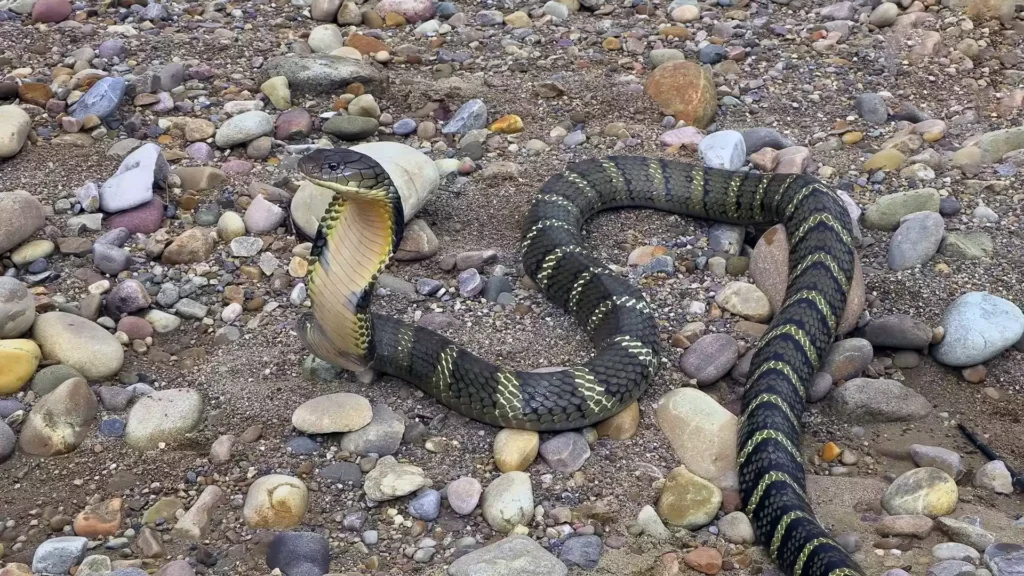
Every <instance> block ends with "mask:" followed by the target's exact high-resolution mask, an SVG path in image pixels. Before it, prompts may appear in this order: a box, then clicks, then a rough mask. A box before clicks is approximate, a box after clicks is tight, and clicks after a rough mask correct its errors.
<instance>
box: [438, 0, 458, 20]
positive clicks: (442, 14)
mask: <svg viewBox="0 0 1024 576" xmlns="http://www.w3.org/2000/svg"><path fill="white" fill-rule="evenodd" d="M458 13H459V7H458V6H456V5H455V4H453V3H451V2H438V3H437V9H436V14H437V17H438V18H441V19H443V20H447V19H449V18H451V17H452V16H455V15H456V14H458Z"/></svg>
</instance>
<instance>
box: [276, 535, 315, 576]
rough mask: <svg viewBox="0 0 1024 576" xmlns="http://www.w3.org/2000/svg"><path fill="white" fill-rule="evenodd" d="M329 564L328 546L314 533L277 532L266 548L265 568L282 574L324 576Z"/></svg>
mask: <svg viewBox="0 0 1024 576" xmlns="http://www.w3.org/2000/svg"><path fill="white" fill-rule="evenodd" d="M330 563H331V547H330V544H328V542H327V539H326V538H324V537H323V536H321V535H320V534H317V533H316V532H279V533H277V534H276V535H275V536H274V538H273V539H272V540H271V541H270V546H269V547H268V548H267V567H268V568H270V569H272V570H273V569H278V570H280V571H281V572H282V573H284V574H289V575H292V574H294V575H296V576H304V575H312V574H318V575H320V574H326V573H328V572H330Z"/></svg>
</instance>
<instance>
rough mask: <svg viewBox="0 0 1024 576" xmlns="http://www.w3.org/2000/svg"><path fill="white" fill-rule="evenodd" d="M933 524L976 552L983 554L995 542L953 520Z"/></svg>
mask: <svg viewBox="0 0 1024 576" xmlns="http://www.w3.org/2000/svg"><path fill="white" fill-rule="evenodd" d="M919 470H923V468H919ZM935 524H936V525H937V526H938V527H939V530H942V532H943V533H945V534H946V536H949V537H950V538H951V539H952V540H954V541H956V542H959V543H961V544H966V545H967V546H970V547H971V548H974V549H975V550H977V551H978V552H984V551H985V549H986V548H988V547H989V546H991V545H993V544H995V541H996V539H995V536H993V535H992V534H991V533H989V532H986V531H985V530H983V529H981V528H980V527H978V526H974V525H973V524H968V523H967V522H963V521H960V520H955V519H953V518H938V519H936V520H935Z"/></svg>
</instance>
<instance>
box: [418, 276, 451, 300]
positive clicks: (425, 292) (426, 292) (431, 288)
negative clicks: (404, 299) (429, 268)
mask: <svg viewBox="0 0 1024 576" xmlns="http://www.w3.org/2000/svg"><path fill="white" fill-rule="evenodd" d="M441 288H444V284H442V283H441V282H439V281H437V280H434V279H433V278H420V279H419V280H417V281H416V293H417V294H420V295H421V296H433V295H434V294H437V292H438V290H440V289H441Z"/></svg>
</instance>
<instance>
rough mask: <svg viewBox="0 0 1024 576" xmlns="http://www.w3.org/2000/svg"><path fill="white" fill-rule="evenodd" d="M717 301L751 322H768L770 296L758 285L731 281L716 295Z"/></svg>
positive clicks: (770, 309) (770, 311)
mask: <svg viewBox="0 0 1024 576" xmlns="http://www.w3.org/2000/svg"><path fill="white" fill-rule="evenodd" d="M715 303H716V304H718V305H719V306H721V307H722V308H724V309H726V310H728V311H729V312H732V313H733V314H736V315H737V316H740V317H742V318H746V319H747V320H750V321H751V322H768V321H769V320H771V317H772V307H771V304H770V303H769V302H768V297H767V296H765V295H764V293H763V292H761V291H760V290H758V288H757V286H755V285H753V284H748V283H746V282H730V283H729V284H727V285H726V286H725V288H723V289H722V290H721V291H720V292H719V293H718V294H717V295H716V296H715Z"/></svg>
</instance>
